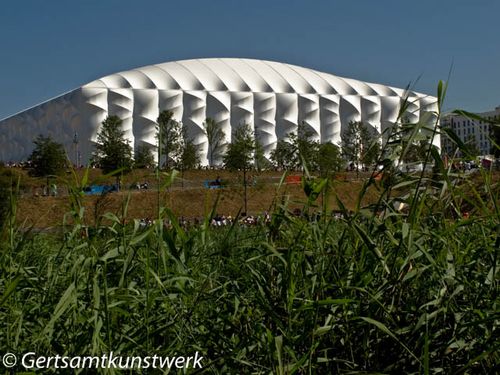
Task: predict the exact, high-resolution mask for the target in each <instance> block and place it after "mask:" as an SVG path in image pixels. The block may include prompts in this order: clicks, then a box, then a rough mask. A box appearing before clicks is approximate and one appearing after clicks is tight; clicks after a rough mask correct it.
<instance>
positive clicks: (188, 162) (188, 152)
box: [177, 128, 200, 171]
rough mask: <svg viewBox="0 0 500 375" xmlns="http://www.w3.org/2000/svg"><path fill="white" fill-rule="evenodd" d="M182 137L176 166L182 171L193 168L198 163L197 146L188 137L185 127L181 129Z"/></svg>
mask: <svg viewBox="0 0 500 375" xmlns="http://www.w3.org/2000/svg"><path fill="white" fill-rule="evenodd" d="M182 138H183V139H182V146H181V155H180V158H179V161H178V163H177V168H179V169H180V170H183V171H186V170H190V169H195V168H197V167H198V166H199V165H200V155H199V153H198V147H197V146H196V145H195V144H194V142H193V140H192V139H191V138H189V136H188V134H187V131H186V129H185V128H184V129H183V131H182Z"/></svg>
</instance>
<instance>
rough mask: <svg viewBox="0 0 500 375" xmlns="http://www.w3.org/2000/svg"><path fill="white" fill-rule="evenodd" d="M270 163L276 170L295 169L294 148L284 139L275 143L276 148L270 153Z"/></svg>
mask: <svg viewBox="0 0 500 375" xmlns="http://www.w3.org/2000/svg"><path fill="white" fill-rule="evenodd" d="M271 162H272V163H273V165H274V166H275V167H276V168H279V169H282V170H292V169H294V168H295V147H294V146H293V145H292V144H291V143H290V142H287V141H285V140H284V139H280V140H279V141H278V142H277V143H276V148H275V149H274V150H273V151H271Z"/></svg>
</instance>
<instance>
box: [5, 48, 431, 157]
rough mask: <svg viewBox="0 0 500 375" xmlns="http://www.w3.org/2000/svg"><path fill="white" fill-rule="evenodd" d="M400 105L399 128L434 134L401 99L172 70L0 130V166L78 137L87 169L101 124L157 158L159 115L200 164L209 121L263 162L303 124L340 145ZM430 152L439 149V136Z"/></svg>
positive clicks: (313, 84) (89, 92)
mask: <svg viewBox="0 0 500 375" xmlns="http://www.w3.org/2000/svg"><path fill="white" fill-rule="evenodd" d="M407 95H409V106H408V109H407V111H406V113H405V116H406V118H407V119H408V120H409V121H411V122H417V121H419V120H422V121H424V122H425V123H428V124H429V125H434V123H435V122H436V120H437V118H436V113H435V111H436V104H435V103H436V98H434V97H430V96H425V95H423V94H418V93H415V92H407V91H406V90H403V89H398V88H394V87H388V86H384V85H380V84H374V83H366V82H362V81H358V80H354V79H349V78H342V77H337V76H334V75H331V74H327V73H322V72H317V71H314V70H311V69H306V68H302V67H298V66H293V65H288V64H282V63H278V62H270V61H262V60H252V59H237V58H229V59H227V58H210V59H194V60H184V61H173V62H167V63H163V64H157V65H150V66H145V67H140V68H137V69H133V70H129V71H124V72H118V73H115V74H111V75H108V76H105V77H102V78H99V79H96V80H94V81H92V82H90V83H88V84H86V85H84V86H82V87H81V88H79V89H76V90H74V91H72V92H70V93H67V94H64V95H61V96H60V97H57V98H55V99H52V100H49V101H47V102H45V103H42V104H40V105H38V106H35V107H33V108H30V109H28V110H26V111H23V112H21V113H18V114H16V115H14V116H11V117H10V118H7V119H4V120H2V121H0V141H1V142H2V144H1V145H2V147H0V159H2V160H23V159H25V158H26V157H27V156H28V155H29V153H30V152H31V150H32V149H33V143H32V140H33V138H34V137H35V136H36V135H38V134H40V133H41V134H44V135H52V136H53V137H54V138H56V140H59V141H61V142H63V144H64V146H65V148H66V149H67V150H70V149H71V148H72V147H74V146H73V145H72V141H73V135H74V133H75V132H77V133H78V135H79V139H80V144H79V147H80V150H81V154H82V159H81V160H82V162H83V163H86V162H87V161H88V159H89V157H90V155H91V153H92V151H93V150H94V148H93V143H94V142H95V141H96V137H97V133H98V132H99V129H100V127H101V123H102V121H103V120H104V119H105V118H106V117H107V116H108V115H117V116H119V117H120V118H122V120H123V128H124V130H125V131H126V136H127V137H128V138H129V139H130V141H131V142H132V143H134V141H136V140H137V142H138V143H137V144H138V145H139V144H140V143H141V142H144V143H146V144H149V145H150V146H151V147H152V148H154V147H156V140H155V137H154V134H155V131H156V130H155V123H156V120H157V117H158V114H159V113H160V111H162V110H171V111H172V112H173V113H174V118H175V119H176V120H177V121H182V122H183V123H184V125H185V126H186V128H187V129H188V133H189V134H190V136H191V137H193V139H194V141H195V144H197V145H198V146H199V147H200V153H201V154H203V155H206V152H207V141H206V135H205V131H204V128H203V122H204V121H205V120H206V117H207V116H209V117H213V118H214V119H215V120H216V122H217V123H218V124H220V126H222V127H223V128H224V132H225V133H226V135H227V137H228V140H229V137H230V136H231V133H232V131H234V129H235V128H236V127H237V126H239V125H240V124H242V123H248V124H250V125H251V126H253V127H254V129H255V135H256V137H257V138H258V139H259V141H260V143H261V144H262V145H263V147H264V150H265V153H266V155H267V156H268V155H269V154H270V152H271V151H272V149H273V148H274V147H275V145H276V142H277V141H278V140H280V139H284V138H286V136H287V134H289V133H291V132H294V133H296V131H297V125H298V123H299V122H302V121H304V123H305V124H306V126H308V127H309V128H310V129H311V130H312V131H313V132H314V134H315V137H316V138H317V139H318V140H320V141H321V142H333V143H337V144H338V143H339V142H340V134H341V132H342V130H343V129H344V128H345V127H346V126H347V124H348V123H349V122H350V121H363V122H365V123H367V124H368V125H370V126H372V127H374V128H375V129H377V130H380V131H384V129H386V128H387V127H388V126H390V125H391V124H393V123H395V122H396V121H397V120H398V113H399V110H400V108H401V102H402V98H404V97H406V96H407ZM433 143H434V144H436V145H439V136H437V137H436V138H435V139H434V140H433ZM202 162H203V163H206V162H207V160H206V158H205V159H204V160H202Z"/></svg>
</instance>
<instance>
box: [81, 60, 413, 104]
mask: <svg viewBox="0 0 500 375" xmlns="http://www.w3.org/2000/svg"><path fill="white" fill-rule="evenodd" d="M83 87H88V88H91V87H101V88H103V87H105V88H109V89H117V88H128V89H130V88H132V89H159V90H186V91H197V90H203V91H237V92H245V91H247V92H274V93H296V94H318V95H328V94H338V95H362V96H366V95H384V96H402V95H403V93H404V90H402V89H398V88H393V87H389V86H385V85H380V84H376V83H367V82H363V81H359V80H355V79H350V78H342V77H338V76H335V75H332V74H327V73H322V72H318V71H315V70H312V69H307V68H303V67H300V66H295V65H290V64H284V63H279V62H274V61H264V60H255V59H236V58H207V59H193V60H181V61H172V62H167V63H163V64H156V65H148V66H144V67H141V68H136V69H132V70H127V71H124V72H120V73H115V74H111V75H108V76H105V77H103V78H100V79H98V80H95V81H93V82H90V83H88V84H86V85H85V86H83Z"/></svg>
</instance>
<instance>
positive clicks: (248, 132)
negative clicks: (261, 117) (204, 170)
mask: <svg viewBox="0 0 500 375" xmlns="http://www.w3.org/2000/svg"><path fill="white" fill-rule="evenodd" d="M254 151H255V140H254V136H253V132H252V129H251V128H250V126H249V125H242V126H240V127H238V128H237V129H236V131H235V133H234V136H233V139H232V142H231V143H230V144H229V145H228V147H227V151H226V155H224V166H225V167H226V168H227V169H229V170H232V171H238V170H240V171H247V170H249V169H251V168H252V167H253V164H254Z"/></svg>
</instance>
